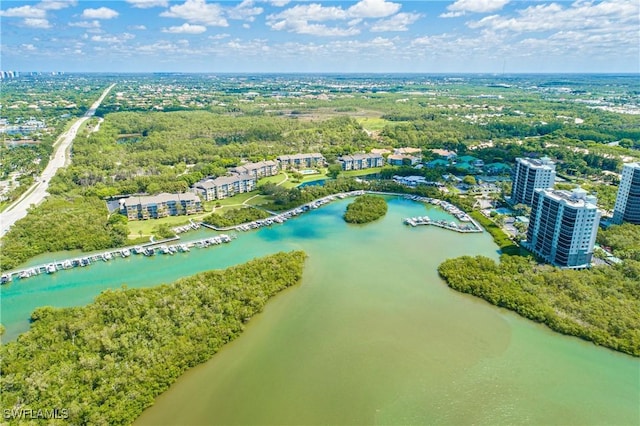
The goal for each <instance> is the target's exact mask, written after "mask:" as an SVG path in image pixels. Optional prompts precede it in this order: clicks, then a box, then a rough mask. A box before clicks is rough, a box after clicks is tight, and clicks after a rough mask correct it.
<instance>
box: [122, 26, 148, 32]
mask: <svg viewBox="0 0 640 426" xmlns="http://www.w3.org/2000/svg"><path fill="white" fill-rule="evenodd" d="M127 29H128V30H132V31H144V30H146V29H147V27H145V26H144V25H129V26H128V27H127Z"/></svg>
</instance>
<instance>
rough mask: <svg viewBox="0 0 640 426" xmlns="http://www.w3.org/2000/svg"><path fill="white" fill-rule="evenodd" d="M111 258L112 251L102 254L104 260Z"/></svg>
mask: <svg viewBox="0 0 640 426" xmlns="http://www.w3.org/2000/svg"><path fill="white" fill-rule="evenodd" d="M111 258H113V256H112V255H111V253H109V252H107V253H104V254H103V255H102V260H104V261H105V262H106V261H108V260H111Z"/></svg>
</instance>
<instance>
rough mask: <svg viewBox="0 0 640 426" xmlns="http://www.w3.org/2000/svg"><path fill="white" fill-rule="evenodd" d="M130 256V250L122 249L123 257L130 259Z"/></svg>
mask: <svg viewBox="0 0 640 426" xmlns="http://www.w3.org/2000/svg"><path fill="white" fill-rule="evenodd" d="M129 256H131V250H129V249H128V248H126V249H122V257H129Z"/></svg>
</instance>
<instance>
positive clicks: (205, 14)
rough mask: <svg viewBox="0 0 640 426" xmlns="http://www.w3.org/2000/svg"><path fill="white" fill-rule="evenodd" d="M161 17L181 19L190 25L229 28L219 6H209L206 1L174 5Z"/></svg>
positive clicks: (193, 0) (200, 0)
mask: <svg viewBox="0 0 640 426" xmlns="http://www.w3.org/2000/svg"><path fill="white" fill-rule="evenodd" d="M160 16H162V17H165V18H180V19H184V20H185V21H187V22H190V23H196V24H204V25H211V26H215V27H228V26H229V23H228V22H227V20H226V19H225V18H224V16H223V11H222V8H221V7H220V5H218V4H208V3H206V1H205V0H187V1H186V2H184V3H183V4H179V5H174V6H171V7H170V8H169V10H167V11H164V12H162V13H161V14H160Z"/></svg>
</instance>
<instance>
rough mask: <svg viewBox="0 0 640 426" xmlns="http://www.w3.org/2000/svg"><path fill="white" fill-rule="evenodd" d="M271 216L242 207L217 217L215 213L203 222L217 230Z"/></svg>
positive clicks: (255, 209) (252, 208) (257, 210)
mask: <svg viewBox="0 0 640 426" xmlns="http://www.w3.org/2000/svg"><path fill="white" fill-rule="evenodd" d="M269 216H271V215H270V214H269V213H267V212H266V211H264V210H260V209H257V208H255V207H244V208H241V209H236V210H228V211H225V212H224V213H223V214H221V215H219V214H216V213H213V214H210V215H209V216H207V217H205V218H204V220H203V222H204V223H208V224H209V225H213V226H216V227H218V228H224V227H227V226H234V225H240V224H241V223H247V222H253V221H254V220H258V219H265V218H267V217H269Z"/></svg>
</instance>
